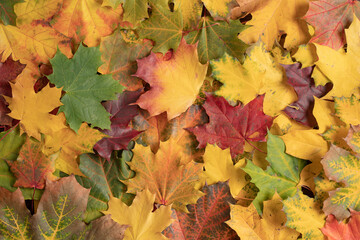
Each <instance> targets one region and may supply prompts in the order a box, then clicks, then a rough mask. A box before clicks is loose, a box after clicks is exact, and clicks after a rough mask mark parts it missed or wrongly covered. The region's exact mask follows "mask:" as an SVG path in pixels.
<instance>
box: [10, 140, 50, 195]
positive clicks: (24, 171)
mask: <svg viewBox="0 0 360 240" xmlns="http://www.w3.org/2000/svg"><path fill="white" fill-rule="evenodd" d="M41 150H42V144H41V143H40V142H38V141H34V140H31V139H30V138H27V139H26V141H25V143H24V145H23V146H22V147H21V149H20V152H19V157H18V158H17V160H16V161H7V163H8V164H9V166H10V167H11V171H12V172H13V173H14V175H15V177H16V179H17V180H16V182H15V184H14V187H27V188H34V189H35V188H37V189H42V188H44V186H45V180H46V179H48V180H51V179H54V176H52V173H53V172H54V171H55V164H54V160H53V159H51V158H49V157H46V156H45V155H44V154H43V152H42V151H41Z"/></svg>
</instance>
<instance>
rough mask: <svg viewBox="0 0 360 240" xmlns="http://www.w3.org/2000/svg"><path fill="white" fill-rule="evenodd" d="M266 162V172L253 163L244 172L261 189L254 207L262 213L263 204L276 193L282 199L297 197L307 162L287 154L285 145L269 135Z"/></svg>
mask: <svg viewBox="0 0 360 240" xmlns="http://www.w3.org/2000/svg"><path fill="white" fill-rule="evenodd" d="M266 160H267V161H268V162H269V163H270V166H268V167H267V168H266V170H265V171H264V170H263V169H262V168H260V167H258V166H256V165H255V164H254V163H252V162H251V161H247V164H246V167H245V168H243V170H244V171H245V172H246V173H247V174H249V175H250V177H251V182H252V183H254V184H255V185H256V187H257V188H259V192H258V194H257V196H256V198H255V199H254V201H253V204H254V206H255V207H256V209H257V210H258V212H261V210H262V204H261V203H262V202H263V201H264V200H268V199H270V198H271V197H272V196H273V195H274V193H275V191H277V192H278V193H279V195H280V197H281V198H283V199H286V198H288V197H291V196H293V195H295V193H296V190H297V187H296V186H297V184H298V183H299V181H300V172H301V170H302V169H303V168H304V166H305V165H306V161H304V160H302V159H298V158H296V157H293V156H290V155H288V154H286V153H285V144H284V142H283V141H282V140H281V139H280V138H279V137H277V136H275V135H272V134H271V133H270V132H269V133H268V140H267V156H266Z"/></svg>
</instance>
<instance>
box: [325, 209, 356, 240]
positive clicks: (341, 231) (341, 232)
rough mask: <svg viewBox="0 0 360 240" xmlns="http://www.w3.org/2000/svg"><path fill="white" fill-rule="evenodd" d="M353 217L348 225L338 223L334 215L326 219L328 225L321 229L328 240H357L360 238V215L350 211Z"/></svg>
mask: <svg viewBox="0 0 360 240" xmlns="http://www.w3.org/2000/svg"><path fill="white" fill-rule="evenodd" d="M350 212H351V217H350V220H349V222H348V223H347V224H345V223H344V222H340V223H339V222H338V221H337V220H336V218H335V217H334V215H329V216H328V217H327V218H326V224H325V226H324V227H323V228H321V231H322V233H323V234H324V235H325V236H326V237H327V239H328V240H357V239H359V238H360V230H359V229H360V214H359V212H356V211H353V210H350Z"/></svg>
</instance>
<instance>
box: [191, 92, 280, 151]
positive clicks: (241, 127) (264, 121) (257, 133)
mask: <svg viewBox="0 0 360 240" xmlns="http://www.w3.org/2000/svg"><path fill="white" fill-rule="evenodd" d="M263 101H264V95H262V96H258V97H257V98H255V99H254V100H252V101H251V102H249V103H248V104H247V105H245V106H241V105H238V106H235V107H233V106H231V105H230V104H229V103H228V102H227V101H226V100H225V98H223V97H215V96H212V95H210V94H207V99H206V101H205V103H204V108H205V111H206V113H207V115H208V116H209V123H207V124H205V125H201V126H196V127H194V128H188V130H189V131H190V132H192V133H194V134H195V135H196V139H197V140H198V141H199V146H198V147H200V148H203V147H205V146H206V144H207V143H210V144H215V143H216V144H217V145H218V146H219V147H220V148H221V149H225V148H228V147H230V152H231V156H232V157H235V156H236V155H238V154H239V153H243V152H244V144H245V141H265V136H266V134H267V129H268V128H270V127H271V125H272V120H273V119H272V117H270V116H267V115H265V114H264V112H263Z"/></svg>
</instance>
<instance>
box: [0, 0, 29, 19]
mask: <svg viewBox="0 0 360 240" xmlns="http://www.w3.org/2000/svg"><path fill="white" fill-rule="evenodd" d="M22 1H23V0H13V1H2V2H1V3H0V8H1V9H2V11H1V12H0V23H1V22H2V23H3V24H5V25H9V24H11V25H15V23H16V21H15V20H16V15H15V12H14V5H15V4H17V3H19V2H22Z"/></svg>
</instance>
